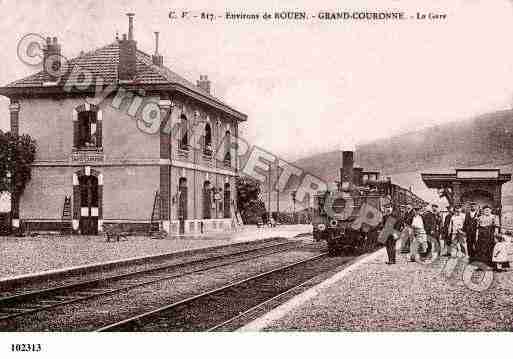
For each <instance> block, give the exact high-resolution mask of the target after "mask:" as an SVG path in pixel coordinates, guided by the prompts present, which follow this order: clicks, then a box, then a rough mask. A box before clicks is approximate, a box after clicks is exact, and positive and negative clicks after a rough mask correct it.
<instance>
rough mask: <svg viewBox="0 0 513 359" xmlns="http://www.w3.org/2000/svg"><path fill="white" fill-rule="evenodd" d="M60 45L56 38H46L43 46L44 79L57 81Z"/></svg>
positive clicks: (59, 65) (59, 64) (59, 66)
mask: <svg viewBox="0 0 513 359" xmlns="http://www.w3.org/2000/svg"><path fill="white" fill-rule="evenodd" d="M61 65H62V64H61V45H59V43H58V41H57V38H56V37H54V38H53V39H52V38H50V37H47V38H46V44H45V46H44V47H43V71H44V72H45V81H57V79H58V75H59V71H60V68H61Z"/></svg>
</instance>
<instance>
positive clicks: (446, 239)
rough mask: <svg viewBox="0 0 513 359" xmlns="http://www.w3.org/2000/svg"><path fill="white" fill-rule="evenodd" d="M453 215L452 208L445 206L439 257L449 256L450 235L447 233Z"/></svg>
mask: <svg viewBox="0 0 513 359" xmlns="http://www.w3.org/2000/svg"><path fill="white" fill-rule="evenodd" d="M452 214H453V208H452V206H450V205H449V206H447V213H446V214H445V216H444V218H443V222H442V223H443V224H442V235H441V239H440V255H441V256H444V257H446V256H450V255H451V235H450V233H449V226H450V225H451V218H452Z"/></svg>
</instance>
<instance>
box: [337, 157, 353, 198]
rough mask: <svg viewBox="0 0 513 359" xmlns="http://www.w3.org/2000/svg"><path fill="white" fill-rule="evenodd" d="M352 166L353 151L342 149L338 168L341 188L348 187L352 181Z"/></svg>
mask: <svg viewBox="0 0 513 359" xmlns="http://www.w3.org/2000/svg"><path fill="white" fill-rule="evenodd" d="M353 167H354V158H353V151H342V168H341V169H340V183H341V186H342V189H348V187H350V185H351V183H352V182H353Z"/></svg>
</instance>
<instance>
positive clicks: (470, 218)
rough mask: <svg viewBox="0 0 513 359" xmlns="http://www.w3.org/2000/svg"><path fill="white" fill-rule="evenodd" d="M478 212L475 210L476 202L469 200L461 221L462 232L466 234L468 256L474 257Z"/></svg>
mask: <svg viewBox="0 0 513 359" xmlns="http://www.w3.org/2000/svg"><path fill="white" fill-rule="evenodd" d="M478 219H479V214H478V210H477V203H476V202H471V203H470V209H469V210H468V212H467V214H466V215H465V222H464V223H463V232H465V234H466V235H467V247H468V256H469V258H474V256H475V252H476V234H477V226H478Z"/></svg>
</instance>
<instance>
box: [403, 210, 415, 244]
mask: <svg viewBox="0 0 513 359" xmlns="http://www.w3.org/2000/svg"><path fill="white" fill-rule="evenodd" d="M414 216H415V210H414V209H413V206H412V205H411V204H407V205H406V208H405V213H404V217H403V223H404V224H405V225H406V227H405V228H404V231H406V233H404V240H402V241H401V253H410V244H411V240H412V239H411V237H413V233H411V222H412V221H413V217H414Z"/></svg>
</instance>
